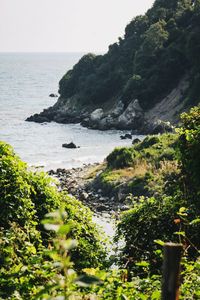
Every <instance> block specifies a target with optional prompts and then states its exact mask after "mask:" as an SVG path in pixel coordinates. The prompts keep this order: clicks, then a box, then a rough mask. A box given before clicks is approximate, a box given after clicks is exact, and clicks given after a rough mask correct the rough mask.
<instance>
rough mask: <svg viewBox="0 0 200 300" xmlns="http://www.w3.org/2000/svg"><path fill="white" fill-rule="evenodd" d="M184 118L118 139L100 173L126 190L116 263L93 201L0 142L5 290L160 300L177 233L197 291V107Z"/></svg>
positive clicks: (31, 295) (187, 287)
mask: <svg viewBox="0 0 200 300" xmlns="http://www.w3.org/2000/svg"><path fill="white" fill-rule="evenodd" d="M181 120H182V127H181V128H180V129H179V130H178V132H177V133H176V134H164V135H160V136H151V137H146V138H145V139H144V140H143V141H142V142H138V143H136V144H135V145H133V146H132V147H129V148H116V149H115V150H114V151H113V152H112V153H111V154H110V155H109V156H108V157H107V164H106V167H105V169H104V170H103V171H102V172H101V174H99V175H98V178H97V179H96V180H97V183H96V184H98V185H99V184H100V185H101V187H102V188H103V189H104V190H105V192H106V193H110V194H111V195H112V194H115V192H116V191H117V190H118V188H119V187H120V185H121V184H122V183H123V185H124V186H123V188H124V191H125V193H126V194H127V196H128V197H127V198H126V199H122V201H128V203H127V205H128V208H127V210H126V211H124V212H123V213H122V214H121V215H120V216H119V221H118V225H117V234H116V236H115V241H116V242H117V243H118V245H119V249H118V251H117V252H116V253H115V255H114V257H112V256H111V257H110V261H111V262H115V265H116V266H118V267H119V269H118V270H112V269H110V268H109V266H110V265H109V264H108V261H107V260H106V248H105V241H104V239H103V238H102V234H101V233H100V231H99V229H98V228H97V226H96V225H95V224H94V223H93V222H92V219H91V217H92V215H91V212H90V210H89V209H88V208H86V207H85V206H83V205H82V204H81V203H80V202H79V201H78V200H76V199H75V198H71V197H69V196H68V195H67V194H66V193H63V192H59V191H58V190H57V188H56V185H55V182H54V181H52V179H50V178H49V177H48V176H47V175H46V174H45V173H34V172H31V171H29V170H28V169H27V166H26V164H25V163H23V162H22V161H21V160H20V159H19V158H18V157H17V156H16V155H15V154H14V152H13V150H12V148H11V147H10V146H9V145H7V144H5V143H3V142H1V143H0V196H1V197H0V198H1V211H0V217H1V218H0V220H1V221H0V222H1V223H0V226H1V233H0V298H1V299H10V300H15V299H19V300H22V299H43V300H45V299H88V300H89V299H91V300H92V299H107V300H108V299H110V300H111V299H116V300H121V299H133V300H144V299H146V300H148V299H154V300H159V299H160V297H161V294H160V293H161V264H162V246H163V244H164V242H169V241H173V242H179V243H180V242H181V243H182V244H183V248H184V253H183V259H182V263H181V266H182V267H181V273H182V276H181V294H180V299H184V300H189V299H191V300H192V299H199V296H200V289H199V287H200V262H199V249H200V238H199V230H200V202H199V195H200V160H199V150H200V107H194V108H193V109H191V111H190V112H189V113H188V114H186V113H185V114H183V115H182V116H181ZM118 191H119V190H118ZM122 240H124V243H121V241H122ZM78 274H79V276H78Z"/></svg>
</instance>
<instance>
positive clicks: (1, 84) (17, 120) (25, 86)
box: [0, 53, 131, 170]
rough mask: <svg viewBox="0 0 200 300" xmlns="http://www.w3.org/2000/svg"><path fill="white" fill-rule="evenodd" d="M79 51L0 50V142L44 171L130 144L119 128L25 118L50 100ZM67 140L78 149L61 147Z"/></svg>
mask: <svg viewBox="0 0 200 300" xmlns="http://www.w3.org/2000/svg"><path fill="white" fill-rule="evenodd" d="M82 55H83V54H81V53H66V54H60V53H59V54H58V53H57V54H50V53H48V54H47V53H43V54H23V53H20V54H14V53H12V54H11V53H9V54H3V53H1V54H0V140H2V141H5V142H8V143H9V144H11V145H12V146H13V147H14V149H15V152H16V153H17V154H18V155H20V157H21V158H22V160H24V161H26V162H27V163H28V164H29V165H34V166H44V168H45V169H46V170H49V169H52V168H53V169H56V168H58V167H62V168H71V167H77V166H81V165H82V164H83V163H90V162H91V163H92V162H100V161H102V160H103V159H104V158H105V157H106V155H108V154H109V152H110V151H111V150H112V149H113V148H114V147H115V146H120V145H130V144H131V142H130V141H129V140H128V141H127V140H125V141H124V140H123V141H122V140H120V134H121V132H120V131H116V130H110V131H104V132H103V131H94V130H89V129H87V128H83V127H81V126H80V125H77V124H76V125H71V124H70V125H64V124H56V123H53V122H52V123H47V124H37V123H32V122H25V121H24V120H25V119H26V117H28V116H30V115H32V114H34V113H39V112H40V111H42V110H43V109H44V108H47V107H49V106H51V105H53V104H54V103H55V101H56V100H57V98H50V97H49V94H50V93H57V90H58V82H59V80H60V79H61V77H62V76H63V75H64V74H65V72H66V71H67V70H69V69H70V68H71V67H72V66H73V65H74V64H75V63H77V61H78V60H79V59H80V57H81V56H82ZM71 141H73V142H74V143H75V144H77V145H79V146H80V149H65V148H62V144H63V143H67V142H71Z"/></svg>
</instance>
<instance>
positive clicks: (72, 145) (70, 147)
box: [62, 142, 80, 149]
mask: <svg viewBox="0 0 200 300" xmlns="http://www.w3.org/2000/svg"><path fill="white" fill-rule="evenodd" d="M62 147H63V148H68V149H76V148H80V147H79V146H78V147H77V146H76V145H75V144H74V143H73V142H71V143H68V144H67V143H66V144H62Z"/></svg>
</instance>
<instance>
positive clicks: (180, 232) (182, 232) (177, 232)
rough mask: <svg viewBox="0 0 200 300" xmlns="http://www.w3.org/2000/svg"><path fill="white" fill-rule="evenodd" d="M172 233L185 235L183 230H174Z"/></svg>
mask: <svg viewBox="0 0 200 300" xmlns="http://www.w3.org/2000/svg"><path fill="white" fill-rule="evenodd" d="M174 234H176V235H181V236H184V237H185V232H184V231H176V232H174Z"/></svg>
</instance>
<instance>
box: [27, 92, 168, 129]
mask: <svg viewBox="0 0 200 300" xmlns="http://www.w3.org/2000/svg"><path fill="white" fill-rule="evenodd" d="M161 111H162V109H161ZM156 114H157V115H158V111H156ZM163 116H164V115H163V114H162V113H160V115H159V118H158V117H156V116H154V112H152V113H151V116H150V117H149V116H148V117H147V113H146V112H145V111H144V110H143V109H142V108H141V106H140V103H139V101H138V100H137V99H133V100H132V101H131V102H130V103H129V105H128V106H125V105H124V104H123V103H122V101H120V100H118V101H115V102H114V103H111V104H110V105H109V107H108V106H105V105H103V104H102V105H101V107H98V106H92V105H80V104H78V103H77V101H76V99H63V98H61V97H60V98H59V99H58V101H57V102H56V103H55V105H54V106H52V107H49V108H48V109H44V110H43V111H42V112H41V113H39V114H34V115H32V116H30V117H28V118H27V119H26V121H28V122H37V123H45V122H52V121H53V122H56V123H62V124H70V123H80V124H81V125H82V126H84V127H87V128H91V129H99V130H109V129H119V130H131V131H132V133H133V134H157V133H164V132H172V130H173V127H172V125H171V124H170V122H166V121H165V120H167V119H168V118H169V116H168V118H165V116H164V118H163Z"/></svg>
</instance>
